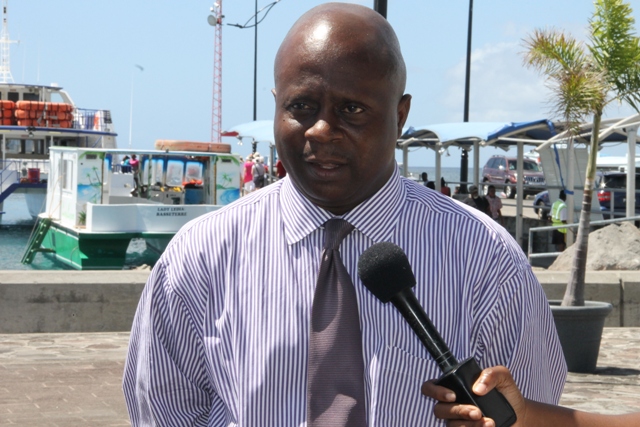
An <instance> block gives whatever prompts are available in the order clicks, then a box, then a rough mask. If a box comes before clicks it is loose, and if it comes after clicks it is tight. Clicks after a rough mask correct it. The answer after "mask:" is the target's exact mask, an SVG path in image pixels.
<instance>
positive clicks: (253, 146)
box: [227, 0, 280, 153]
mask: <svg viewBox="0 0 640 427" xmlns="http://www.w3.org/2000/svg"><path fill="white" fill-rule="evenodd" d="M279 2H280V0H276V1H274V2H272V3H269V4H268V5H266V6H265V7H263V8H262V9H260V10H258V0H255V10H254V12H255V13H254V14H253V16H252V17H251V18H249V19H248V20H247V22H245V23H244V25H240V24H227V25H231V26H232V27H238V28H251V27H253V28H254V41H253V43H254V46H253V121H254V122H255V121H256V120H258V24H259V23H261V22H262V21H263V20H264V18H266V17H267V14H268V13H269V11H270V10H271V8H273V6H275V5H276V3H279ZM263 11H265V12H264V16H263V17H262V18H261V19H260V20H259V21H258V15H259V14H260V13H262V12H263ZM252 19H253V24H249V22H251V20H252ZM257 145H258V143H257V142H256V141H255V140H254V141H253V142H252V143H251V150H252V151H251V152H252V153H255V152H256V150H257V148H258V147H257Z"/></svg>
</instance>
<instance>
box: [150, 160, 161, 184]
mask: <svg viewBox="0 0 640 427" xmlns="http://www.w3.org/2000/svg"><path fill="white" fill-rule="evenodd" d="M152 162H153V170H152V172H151V182H153V183H154V184H155V185H162V175H163V171H164V159H153V160H152Z"/></svg>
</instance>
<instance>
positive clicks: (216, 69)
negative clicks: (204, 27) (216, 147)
mask: <svg viewBox="0 0 640 427" xmlns="http://www.w3.org/2000/svg"><path fill="white" fill-rule="evenodd" d="M223 18H224V15H222V0H217V1H216V2H215V3H214V4H213V6H212V7H211V15H210V16H209V19H208V22H209V25H211V26H213V27H215V39H214V44H213V106H212V109H211V142H220V134H221V132H222V19H223Z"/></svg>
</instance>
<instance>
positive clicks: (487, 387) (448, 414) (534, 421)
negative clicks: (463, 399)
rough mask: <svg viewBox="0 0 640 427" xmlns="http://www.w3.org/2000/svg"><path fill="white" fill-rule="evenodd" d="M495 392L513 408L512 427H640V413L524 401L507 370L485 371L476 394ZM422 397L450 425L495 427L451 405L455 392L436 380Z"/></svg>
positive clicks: (472, 409)
mask: <svg viewBox="0 0 640 427" xmlns="http://www.w3.org/2000/svg"><path fill="white" fill-rule="evenodd" d="M494 388H496V389H497V390H498V391H499V392H500V393H502V394H503V395H504V397H505V398H506V399H507V401H508V402H509V404H511V406H512V407H513V409H514V411H515V413H516V417H517V418H518V420H517V422H516V423H515V424H514V425H513V426H512V427H527V426H540V427H543V426H559V427H560V426H561V427H629V426H640V412H635V413H631V414H622V415H601V414H594V413H590V412H584V411H577V410H575V409H570V408H565V407H563V406H556V405H549V404H546V403H541V402H536V401H534V400H530V399H525V398H524V397H523V396H522V393H521V392H520V390H519V389H518V386H517V384H516V382H515V381H514V380H513V376H512V375H511V372H509V370H508V369H507V368H505V367H504V366H494V367H491V368H487V369H485V370H483V371H482V373H481V374H480V376H479V377H478V379H477V380H476V382H475V384H474V385H473V392H474V393H475V394H477V395H479V396H484V395H485V394H487V393H488V392H489V391H491V390H493V389H494ZM422 393H423V394H424V395H425V396H428V397H430V398H432V399H435V400H436V401H438V402H439V403H438V404H436V406H435V407H434V410H433V411H434V414H435V415H436V417H438V418H441V419H443V420H447V425H450V426H453V425H455V426H456V427H495V423H494V422H493V420H492V419H491V418H486V417H483V416H482V412H481V411H480V410H479V409H478V408H477V407H475V406H473V405H464V404H458V403H452V402H454V401H455V399H456V395H455V393H454V392H453V391H451V390H449V389H447V388H445V387H440V386H438V385H436V384H435V382H434V381H433V380H430V381H427V382H426V383H424V384H423V385H422Z"/></svg>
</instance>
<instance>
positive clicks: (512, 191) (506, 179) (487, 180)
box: [482, 155, 545, 199]
mask: <svg viewBox="0 0 640 427" xmlns="http://www.w3.org/2000/svg"><path fill="white" fill-rule="evenodd" d="M517 161H518V159H516V158H515V157H507V156H499V155H497V156H491V158H490V159H489V160H488V161H487V164H485V165H484V168H482V182H483V188H484V193H485V194H487V192H488V191H487V190H488V187H489V185H490V184H493V185H494V186H495V187H496V189H499V188H503V189H504V194H505V196H507V197H508V198H510V199H513V198H514V197H515V196H516V184H517V182H518V173H517V166H516V164H517ZM522 168H523V175H524V181H523V183H524V184H525V185H526V186H529V185H531V186H538V187H543V186H544V185H545V181H544V174H543V173H542V169H540V166H539V165H538V163H537V162H536V161H534V160H531V159H523V161H522ZM539 191H540V188H535V187H529V188H527V187H525V189H524V195H525V196H526V195H528V194H536V193H538V192H539Z"/></svg>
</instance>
